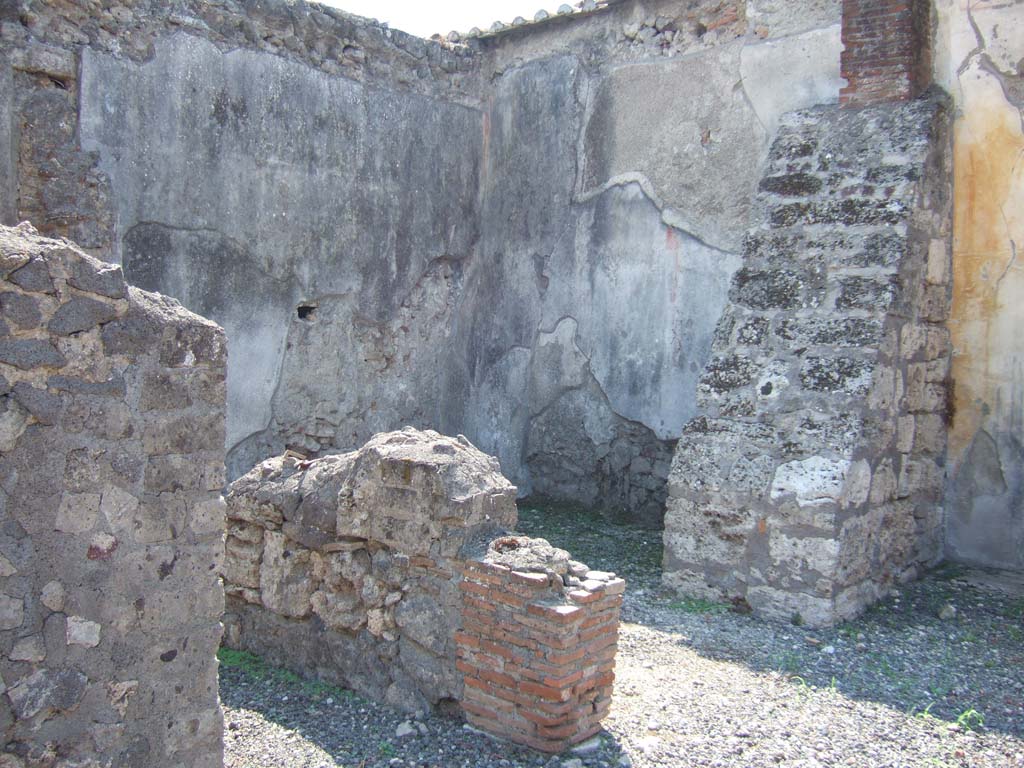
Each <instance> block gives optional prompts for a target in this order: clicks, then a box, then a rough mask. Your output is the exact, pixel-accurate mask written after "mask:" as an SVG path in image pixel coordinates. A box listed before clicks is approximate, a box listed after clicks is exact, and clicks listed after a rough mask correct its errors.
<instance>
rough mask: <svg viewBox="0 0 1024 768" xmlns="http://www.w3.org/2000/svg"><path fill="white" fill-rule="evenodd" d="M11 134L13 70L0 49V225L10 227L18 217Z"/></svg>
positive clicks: (12, 134) (15, 167) (16, 182)
mask: <svg viewBox="0 0 1024 768" xmlns="http://www.w3.org/2000/svg"><path fill="white" fill-rule="evenodd" d="M16 147H17V141H16V138H15V134H14V72H13V71H12V70H11V65H10V62H9V61H8V57H7V56H6V55H5V54H4V53H2V52H0V224H7V225H8V226H13V225H14V224H16V223H17V222H16V221H15V219H16V218H17V216H18V177H17V168H18V165H17V162H16V160H15V149H16Z"/></svg>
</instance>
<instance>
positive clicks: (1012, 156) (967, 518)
mask: <svg viewBox="0 0 1024 768" xmlns="http://www.w3.org/2000/svg"><path fill="white" fill-rule="evenodd" d="M937 9H938V11H939V20H940V26H939V34H938V37H937V39H938V42H939V45H938V49H937V55H936V67H937V70H936V79H937V80H938V81H939V82H940V83H942V84H943V85H945V87H946V88H947V89H948V90H949V91H950V93H951V94H952V95H953V97H954V100H955V102H956V105H957V107H958V111H957V120H956V124H955V128H954V193H955V221H954V240H953V288H954V293H953V315H952V318H951V320H950V330H951V332H952V337H953V345H954V352H953V366H952V375H953V381H954V385H955V389H954V392H955V397H954V417H953V422H952V428H951V431H950V444H949V454H950V466H949V471H948V480H949V511H948V514H949V524H948V532H947V549H948V552H949V554H950V555H951V556H952V557H954V558H957V559H962V560H966V561H968V562H975V563H980V564H984V565H994V566H1002V567H1012V568H1022V567H1024V462H1022V455H1024V335H1022V334H1021V328H1024V261H1022V260H1021V256H1022V254H1021V248H1022V247H1024V118H1022V108H1024V35H1021V26H1022V24H1024V3H1022V2H1020V0H1016V1H1015V2H965V0H946V1H945V2H939V3H938V4H937Z"/></svg>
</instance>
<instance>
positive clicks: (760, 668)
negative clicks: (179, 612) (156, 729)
mask: <svg viewBox="0 0 1024 768" xmlns="http://www.w3.org/2000/svg"><path fill="white" fill-rule="evenodd" d="M519 527H520V530H521V531H522V532H523V533H528V534H530V535H541V536H545V537H546V538H548V539H549V540H550V541H551V542H552V543H553V544H555V545H557V546H563V547H565V548H567V549H569V550H570V552H572V554H573V556H574V557H576V558H577V559H579V560H582V561H584V562H586V563H587V564H588V565H590V566H591V567H593V568H600V569H604V570H614V571H617V572H618V573H619V574H620V575H623V576H625V578H626V579H627V581H628V584H629V589H628V591H627V595H626V601H625V604H624V606H623V625H622V629H621V635H620V642H619V655H618V659H617V672H616V674H617V681H616V685H615V700H614V703H613V706H612V710H611V713H610V714H609V716H608V718H607V719H606V720H605V731H604V732H603V733H602V734H601V735H600V736H599V737H598V738H597V739H595V740H593V741H592V742H590V743H588V744H587V745H586V747H587V748H588V749H586V750H584V751H583V752H582V753H569V754H566V755H561V756H557V757H549V756H543V755H539V754H538V753H535V752H531V751H529V750H524V749H519V748H517V747H514V746H511V745H509V744H505V743H502V742H498V741H495V740H492V739H490V738H488V737H486V736H484V735H483V734H480V733H478V732H475V731H473V730H471V729H469V728H468V727H467V726H464V725H463V724H462V723H460V722H459V721H458V720H456V719H453V718H446V717H444V716H440V715H433V716H430V717H424V718H420V719H416V718H410V717H408V716H407V715H405V714H403V713H401V712H398V711H396V710H393V709H390V708H389V707H386V706H383V705H379V704H374V703H372V702H368V701H365V700H363V699H361V698H359V697H357V696H355V695H353V694H352V693H350V692H347V691H342V690H339V689H336V688H332V687H329V686H324V685H321V684H318V683H312V682H308V681H303V680H301V679H300V678H298V677H296V676H295V675H292V674H290V673H287V672H282V671H279V670H273V669H270V668H268V667H266V666H265V665H263V664H262V663H260V662H259V660H258V659H255V658H253V657H248V656H245V655H240V654H232V653H230V652H224V653H223V654H222V662H223V663H222V666H221V697H222V700H223V703H224V706H225V721H226V725H227V730H226V734H225V746H226V749H225V751H226V760H225V764H226V766H228V768H243V767H244V768H271V767H274V768H299V767H300V766H302V767H308V768H335V767H336V766H344V767H345V768H356V767H357V766H358V767H359V768H370V767H371V766H406V767H411V766H438V767H441V766H444V767H445V768H448V767H454V766H464V767H466V768H475V767H477V766H480V767H481V768H491V767H492V766H493V767H497V766H501V767H502V768H504V767H506V766H551V767H552V768H553V767H554V766H560V767H562V768H582V766H590V767H591V768H597V767H598V766H601V767H607V768H619V766H628V765H633V766H637V767H638V768H640V767H642V766H716V767H717V766H723V767H724V766H730V767H731V766H736V767H737V768H741V767H742V768H760V767H761V766H772V767H774V766H792V767H793V768H796V767H799V768H812V767H814V768H817V767H818V766H857V767H858V768H876V767H877V768H882V767H892V768H896V767H899V768H904V767H906V768H918V767H920V768H945V767H948V768H952V767H953V766H956V767H957V768H966V767H968V766H969V767H970V768H982V767H985V768H987V767H989V766H991V767H992V768H1004V767H1005V768H1024V578H1016V579H1015V578H1014V577H1005V576H1003V577H1001V576H1000V575H998V574H994V575H993V574H985V573H980V572H978V571H966V570H964V569H959V568H956V567H946V568H942V569H940V570H938V571H936V572H934V573H932V574H930V575H929V576H928V577H927V578H925V579H923V580H922V581H920V582H917V583H915V584H911V585H908V586H906V587H904V588H903V589H902V590H901V592H900V594H899V595H896V596H894V597H893V598H891V599H890V600H887V601H885V602H884V603H882V604H880V605H878V606H876V607H875V608H874V609H872V610H871V611H869V612H868V613H867V614H866V615H865V616H863V617H862V618H860V619H858V620H857V621H855V622H851V623H849V624H845V625H842V626H840V627H837V628H835V629H832V630H828V631H811V630H807V629H804V628H802V627H795V626H790V625H776V624H770V623H767V622H763V621H759V620H757V619H755V618H752V617H750V616H742V615H738V614H735V613H732V612H730V611H729V610H728V609H727V608H726V607H725V606H721V605H717V604H714V603H709V602H706V601H691V600H679V599H677V598H674V597H673V596H671V595H667V594H664V593H662V591H661V587H660V558H661V537H660V533H659V532H657V531H647V530H643V529H638V528H635V527H631V526H629V525H626V524H621V523H617V522H616V521H613V520H608V519H605V518H601V517H597V516H594V515H589V514H587V513H585V512H581V511H578V510H576V511H572V510H567V509H565V508H551V509H546V510H543V511H542V510H538V509H521V511H520V526H519ZM953 613H955V615H952V616H951V615H950V614H953ZM940 614H942V615H943V616H945V617H946V618H939V615H940Z"/></svg>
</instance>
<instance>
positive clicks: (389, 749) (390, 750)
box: [377, 740, 398, 757]
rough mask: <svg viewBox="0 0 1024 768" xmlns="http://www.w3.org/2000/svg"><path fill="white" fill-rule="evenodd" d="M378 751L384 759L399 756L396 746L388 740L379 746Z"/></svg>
mask: <svg viewBox="0 0 1024 768" xmlns="http://www.w3.org/2000/svg"><path fill="white" fill-rule="evenodd" d="M377 751H378V752H380V753H381V755H383V756H384V757H394V756H395V755H397V754H398V750H396V749H395V745H394V744H392V743H391V742H390V741H387V740H384V741H382V742H381V743H380V744H378V745H377Z"/></svg>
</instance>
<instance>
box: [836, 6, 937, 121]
mask: <svg viewBox="0 0 1024 768" xmlns="http://www.w3.org/2000/svg"><path fill="white" fill-rule="evenodd" d="M930 18H931V3H930V2H929V1H928V0H843V46H844V49H843V53H842V65H841V72H842V76H843V77H844V78H846V80H847V85H846V86H845V87H844V88H843V89H842V91H841V92H840V96H839V100H840V103H841V104H842V105H843V106H854V107H856V106H866V105H868V104H877V103H881V102H886V101H905V100H906V99H912V98H914V97H915V96H917V95H919V94H920V93H921V92H922V91H924V89H925V88H927V87H928V85H929V83H930V82H931V76H930V70H931V45H930V39H931V37H930V34H929V21H930Z"/></svg>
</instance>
